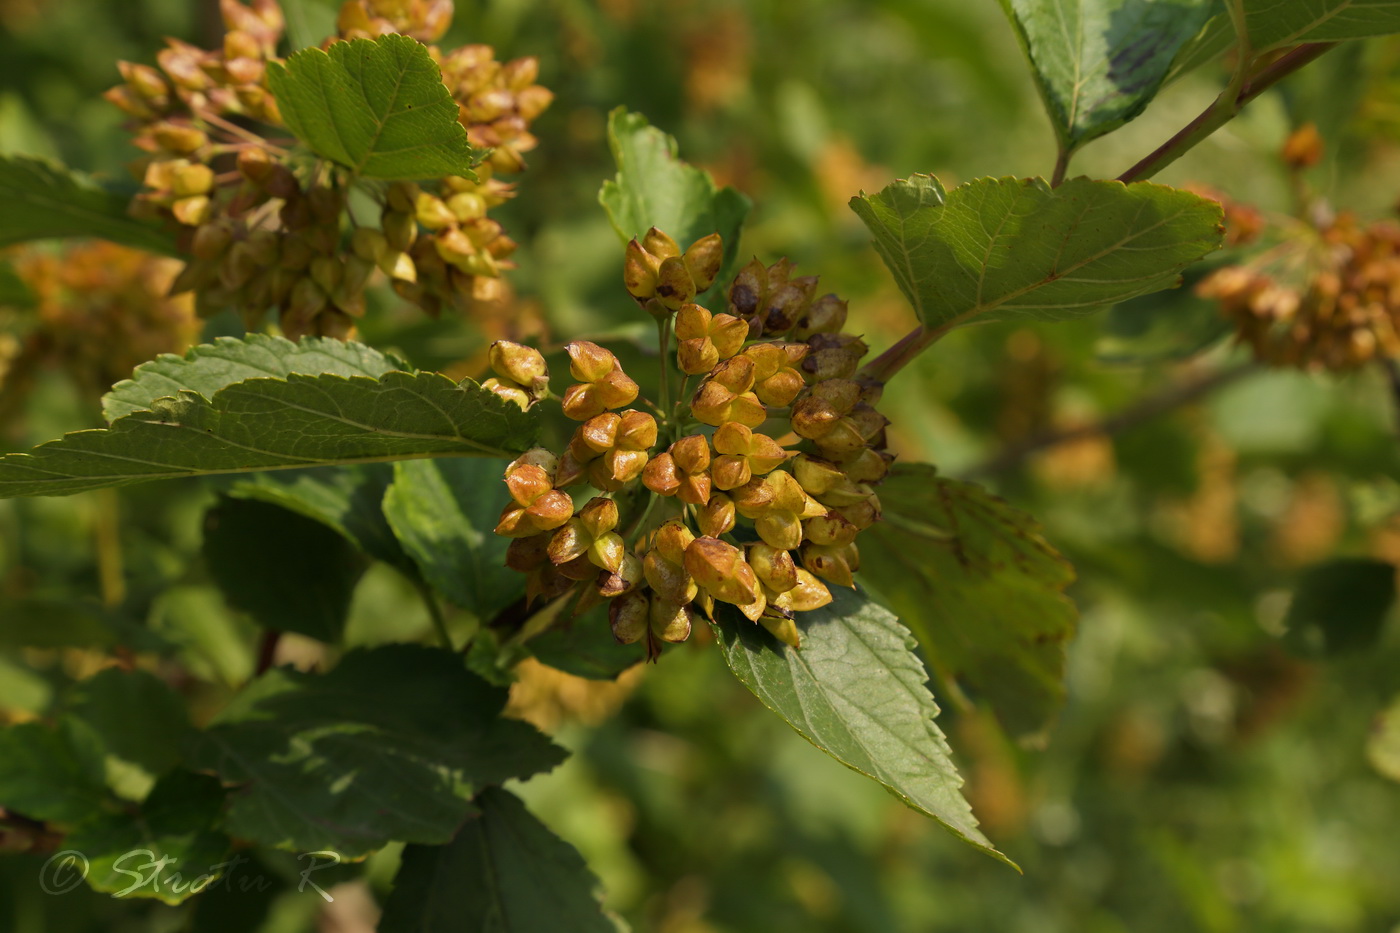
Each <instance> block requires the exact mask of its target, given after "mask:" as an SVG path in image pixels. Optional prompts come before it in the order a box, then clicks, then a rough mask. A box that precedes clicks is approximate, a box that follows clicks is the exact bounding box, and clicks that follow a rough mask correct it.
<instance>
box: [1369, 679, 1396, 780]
mask: <svg viewBox="0 0 1400 933" xmlns="http://www.w3.org/2000/svg"><path fill="white" fill-rule="evenodd" d="M1366 759H1367V760H1368V761H1370V762H1371V767H1373V768H1375V769H1376V770H1377V771H1378V772H1380V773H1381V774H1383V775H1385V776H1386V777H1388V778H1390V779H1391V780H1392V781H1400V697H1396V698H1395V699H1394V700H1393V701H1392V702H1391V704H1390V706H1388V707H1386V708H1385V709H1384V710H1382V711H1381V713H1380V715H1378V716H1377V717H1376V721H1375V722H1374V723H1373V724H1372V726H1371V736H1370V738H1369V739H1367V741H1366Z"/></svg>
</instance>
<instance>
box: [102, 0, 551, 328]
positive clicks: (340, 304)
mask: <svg viewBox="0 0 1400 933" xmlns="http://www.w3.org/2000/svg"><path fill="white" fill-rule="evenodd" d="M452 7H453V5H452V3H451V2H450V0H349V2H346V3H345V4H344V5H343V6H342V8H341V11H340V15H339V19H338V22H337V25H338V29H339V32H338V34H337V35H336V36H333V37H331V38H330V39H328V40H327V43H326V44H327V45H329V44H331V43H333V42H337V41H341V40H343V39H353V38H373V37H376V36H380V35H384V34H387V33H391V32H402V33H404V34H406V35H409V36H411V37H413V38H416V39H418V40H420V41H424V42H431V41H434V40H436V39H437V38H439V37H441V35H442V34H443V33H444V31H445V30H446V29H447V26H448V25H449V23H450V22H451V18H452ZM220 10H221V12H222V14H223V19H224V25H225V28H226V33H225V36H224V42H223V45H222V47H221V48H220V49H217V50H212V51H209V50H204V49H200V48H198V47H196V46H193V45H190V44H188V43H183V42H179V41H176V40H171V41H170V43H169V47H168V48H167V49H165V50H164V51H163V52H161V53H160V55H158V56H157V61H158V64H159V68H154V67H150V66H147V65H139V64H132V63H130V62H122V63H120V66H119V67H120V69H121V73H122V77H123V83H122V84H120V85H118V86H117V87H115V88H112V89H111V90H110V91H108V92H107V95H106V96H107V98H108V100H109V101H111V102H112V103H113V104H115V105H116V106H118V107H119V108H121V109H122V110H123V111H124V112H126V113H127V114H128V115H129V116H130V117H131V118H132V126H133V130H134V132H135V143H136V145H137V146H138V147H140V148H141V149H143V150H145V151H146V153H148V154H147V156H145V157H144V158H142V159H141V160H140V161H139V162H138V163H137V164H136V165H134V166H133V169H134V171H135V172H136V174H137V176H138V177H139V178H140V180H141V182H142V190H141V192H140V193H139V194H138V195H137V196H136V198H135V199H134V201H133V204H132V211H133V213H135V214H137V215H138V216H145V217H150V218H156V219H160V220H164V221H166V222H168V223H169V224H171V225H173V226H174V227H176V229H177V230H178V232H179V245H180V247H181V248H182V250H183V251H184V252H186V253H187V254H188V256H189V260H188V263H187V266H186V268H185V270H184V272H183V273H182V274H181V275H180V276H179V278H178V279H177V280H176V283H175V286H174V287H175V289H176V291H177V292H181V291H191V292H193V293H194V294H195V302H196V307H197V309H198V311H199V313H200V314H202V315H206V316H207V315H210V314H214V313H217V312H219V311H223V310H226V309H232V310H235V311H238V312H239V313H240V314H241V315H242V316H243V318H244V322H245V325H246V326H248V327H249V328H253V327H257V326H258V325H259V324H260V323H261V321H262V319H263V317H264V316H265V315H266V314H267V313H268V312H269V311H275V312H276V313H277V319H278V323H279V325H280V326H281V328H282V331H283V333H285V334H286V335H287V336H289V337H293V338H295V337H298V336H301V335H303V334H311V333H314V334H321V335H327V336H336V337H347V336H349V335H350V334H351V333H352V332H353V329H354V322H355V319H356V318H358V317H359V316H361V315H362V314H363V313H364V309H365V288H366V286H367V284H368V283H369V281H370V279H371V277H372V276H375V275H383V276H384V277H386V278H387V279H388V280H389V282H390V283H391V284H392V285H393V287H394V290H395V291H396V292H397V293H398V294H399V295H400V296H401V297H402V298H404V299H405V300H407V301H410V302H412V303H414V304H416V305H418V306H420V307H422V308H423V309H424V310H425V311H427V312H428V313H429V314H431V315H434V316H436V315H438V314H440V313H441V312H442V310H443V309H444V308H445V307H446V308H452V309H454V310H457V311H459V312H462V313H471V312H472V311H473V310H475V309H476V308H477V307H479V306H480V303H481V302H488V301H493V300H496V299H498V298H500V297H502V294H503V290H504V285H503V282H502V279H501V272H502V270H503V269H506V268H510V266H511V263H510V260H509V256H510V255H511V253H512V252H513V251H514V250H515V245H516V244H515V243H514V241H513V240H511V239H510V237H509V236H507V235H506V234H505V232H504V230H503V229H502V228H501V225H500V224H499V223H498V222H496V221H495V220H492V219H491V218H490V217H488V216H487V213H488V211H490V210H491V209H492V208H494V207H496V206H498V205H500V204H501V203H503V202H504V201H506V200H507V199H509V198H510V197H512V196H513V195H514V186H513V185H511V184H509V183H507V182H504V181H502V180H501V179H500V178H498V177H497V176H498V175H501V174H505V173H510V172H518V171H520V170H521V169H523V168H524V167H525V163H524V159H523V156H522V153H524V152H526V151H528V150H530V149H531V148H533V147H534V146H535V144H536V141H535V139H534V137H533V136H531V135H530V133H529V125H530V123H531V121H533V120H534V119H535V118H536V117H537V116H539V114H540V113H541V112H543V111H544V109H545V108H546V107H548V106H549V104H550V102H551V100H552V95H551V94H550V92H549V91H548V90H547V89H545V88H544V87H541V86H540V85H538V84H536V83H535V79H536V77H537V75H538V71H539V67H538V62H537V61H536V60H535V59H532V58H523V59H517V60H514V61H510V62H505V63H502V62H498V61H497V60H496V58H495V54H494V52H493V51H492V49H491V48H490V47H489V46H484V45H469V46H464V47H462V48H459V49H456V50H453V51H449V52H446V53H444V52H443V51H442V50H440V49H438V48H436V47H433V46H430V47H429V50H428V51H429V54H430V55H432V57H433V58H434V59H435V60H437V61H439V62H440V63H441V66H442V73H443V81H444V84H445V85H446V87H447V88H448V89H449V90H450V91H451V92H452V95H453V98H454V99H455V100H456V102H457V104H458V111H459V119H460V122H461V123H462V125H463V126H464V127H465V128H466V131H467V137H468V139H469V141H470V142H471V143H472V144H473V145H474V146H477V147H481V148H487V147H494V151H493V153H492V154H491V156H490V159H489V161H488V162H486V163H485V164H483V165H482V166H481V167H480V168H479V169H478V170H477V179H475V180H473V179H468V178H463V177H456V176H450V177H446V178H443V179H440V180H438V181H436V182H433V183H428V184H424V185H421V186H420V185H417V184H410V183H396V184H392V185H389V186H387V188H386V189H385V190H384V192H383V198H382V201H383V204H382V210H381V213H380V217H379V226H378V227H377V228H376V227H374V226H371V225H368V224H365V223H364V222H363V220H364V218H361V223H360V225H358V226H354V225H351V224H348V223H347V222H346V211H345V199H346V194H347V190H346V179H344V178H342V177H340V175H339V173H337V172H335V171H326V170H325V169H324V168H322V169H301V168H297V169H295V170H294V169H293V167H292V163H291V162H289V161H288V160H287V153H286V152H285V151H284V150H282V149H281V148H279V147H278V146H276V145H273V144H272V143H270V142H268V141H267V140H266V139H265V137H264V135H260V134H259V133H258V132H257V131H256V130H255V129H252V128H249V125H248V124H249V123H250V122H256V123H262V124H266V125H268V126H271V127H275V126H279V125H280V124H281V118H280V116H279V114H278V110H277V102H276V100H275V99H274V97H273V95H272V93H271V90H270V88H269V87H268V84H267V65H268V63H269V62H276V61H279V59H278V58H277V46H278V43H279V42H280V40H281V35H282V30H283V15H282V10H281V8H280V6H279V5H278V3H277V2H276V0H249V5H245V4H244V3H242V2H239V0H220Z"/></svg>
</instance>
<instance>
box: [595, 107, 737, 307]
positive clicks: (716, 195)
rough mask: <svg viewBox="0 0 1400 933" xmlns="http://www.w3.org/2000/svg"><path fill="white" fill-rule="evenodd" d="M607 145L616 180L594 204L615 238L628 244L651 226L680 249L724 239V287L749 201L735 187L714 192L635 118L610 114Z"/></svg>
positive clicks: (703, 175) (661, 136)
mask: <svg viewBox="0 0 1400 933" xmlns="http://www.w3.org/2000/svg"><path fill="white" fill-rule="evenodd" d="M608 143H609V145H610V146H611V147H612V153H613V160H614V161H615V162H616V163H617V177H616V178H615V179H613V180H612V181H606V182H604V183H603V189H602V191H600V192H599V193H598V200H599V201H600V202H601V203H602V205H603V207H604V208H606V209H607V212H608V217H609V218H610V219H611V220H612V225H613V229H614V230H616V231H617V232H618V235H619V236H621V237H622V239H623V240H630V239H632V238H634V237H641V236H642V235H643V234H645V233H646V232H647V230H648V229H650V228H651V227H656V228H657V229H658V230H661V231H663V232H664V233H667V234H669V235H670V236H671V238H672V239H674V240H675V241H676V242H677V243H679V244H680V246H681V248H682V249H684V248H685V247H687V246H689V245H690V244H691V243H693V242H695V241H696V240H698V239H700V238H701V237H704V236H709V235H710V234H711V233H718V234H719V235H720V238H721V239H722V240H724V266H723V268H722V269H721V271H720V275H719V278H718V279H717V280H716V283H717V284H718V283H723V282H727V281H728V280H729V278H730V277H731V276H732V275H733V270H734V264H735V260H736V258H737V257H738V255H739V229H740V227H741V226H742V225H743V223H744V218H745V217H746V216H747V215H748V212H749V207H750V206H751V205H750V202H749V199H748V198H746V197H744V195H742V194H740V193H739V192H738V191H737V190H736V189H734V188H730V187H725V188H718V187H716V185H715V183H714V179H712V178H711V177H710V174H709V173H708V172H705V171H702V170H700V169H698V168H695V167H694V166H691V165H687V164H686V163H685V162H682V161H681V160H680V159H679V158H678V157H677V156H676V141H675V139H673V138H672V137H670V136H668V135H666V134H665V133H663V132H662V131H661V130H659V129H657V128H655V127H653V126H651V125H650V124H649V123H647V119H646V117H644V116H642V115H641V114H639V113H629V112H627V110H626V109H625V108H622V107H619V108H618V109H616V110H614V111H613V112H612V113H611V114H610V115H609V117H608Z"/></svg>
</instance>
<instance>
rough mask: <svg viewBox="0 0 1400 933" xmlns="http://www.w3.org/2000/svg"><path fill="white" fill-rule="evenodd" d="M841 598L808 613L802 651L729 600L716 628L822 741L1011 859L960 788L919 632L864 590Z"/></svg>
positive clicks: (749, 676)
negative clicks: (919, 649)
mask: <svg viewBox="0 0 1400 933" xmlns="http://www.w3.org/2000/svg"><path fill="white" fill-rule="evenodd" d="M834 595H835V600H834V601H833V602H832V603H831V604H830V605H829V606H826V607H824V608H822V609H817V610H814V611H811V612H804V613H801V614H800V615H799V616H798V623H797V624H798V628H799V629H800V631H801V634H802V647H801V648H800V649H794V648H791V647H789V646H787V645H785V644H783V643H782V642H780V641H778V640H777V639H776V638H774V637H773V636H772V635H770V634H769V633H768V631H767V630H766V629H764V628H762V627H761V626H759V625H756V624H755V623H753V622H750V621H749V620H748V619H746V618H744V616H742V615H741V614H740V613H739V612H738V611H737V610H735V609H733V607H731V606H730V605H729V604H728V603H721V604H719V605H720V607H721V608H720V611H719V613H718V624H717V625H716V633H717V635H718V637H719V642H720V648H721V650H722V651H723V652H724V659H725V662H726V663H727V664H728V665H729V668H730V670H732V671H733V672H734V674H735V676H737V677H738V678H739V680H740V681H742V682H743V684H744V686H746V687H748V688H749V689H750V690H751V691H753V694H754V696H756V697H758V698H759V700H761V701H762V702H763V705H764V706H766V707H768V708H769V709H771V710H773V712H775V713H777V714H778V715H779V716H781V717H783V719H785V720H787V723H788V725H790V726H792V727H793V728H794V729H796V730H797V732H798V733H799V734H801V735H802V737H803V738H805V739H806V740H807V741H809V742H811V743H812V744H813V745H815V746H816V747H817V748H820V749H821V750H822V751H824V752H826V753H827V754H828V755H830V756H831V757H833V758H835V759H836V760H837V761H839V762H841V763H842V764H844V765H845V766H846V767H848V768H852V769H854V770H856V771H859V772H860V773H862V774H864V775H867V776H869V777H871V778H874V779H875V780H876V781H879V782H880V783H881V784H883V785H884V786H885V787H886V789H888V790H889V791H890V793H892V794H894V795H895V796H896V797H898V798H899V799H900V800H902V801H904V802H905V803H906V804H908V805H909V806H911V807H913V808H914V809H915V810H918V811H920V812H921V813H924V814H926V815H927V816H931V817H933V818H934V819H935V820H937V821H938V822H939V823H942V824H943V825H944V826H946V827H947V828H948V829H949V830H951V831H952V832H953V834H954V835H956V836H957V837H958V838H960V839H963V840H965V841H966V842H969V843H971V844H972V845H974V846H977V847H978V848H979V849H983V850H984V851H986V852H988V853H990V854H992V855H995V856H996V857H998V858H1001V859H1003V860H1005V857H1004V856H1002V855H1001V853H999V852H997V850H996V849H995V848H994V847H993V846H992V844H991V842H989V841H988V840H987V838H986V837H985V836H983V835H982V832H981V830H979V829H978V828H977V820H976V819H975V818H974V817H973V815H972V809H971V808H970V807H969V806H968V804H967V801H966V800H964V799H963V797H962V794H961V792H960V790H959V788H961V786H962V783H963V780H962V777H961V776H960V775H959V774H958V772H957V769H956V768H955V767H954V766H953V761H952V755H951V752H950V751H949V748H948V742H947V740H946V739H945V738H944V737H943V733H942V731H941V730H940V729H939V728H938V726H937V725H935V724H934V721H933V720H934V717H935V716H937V715H938V706H937V704H936V703H934V700H933V696H932V694H930V693H929V691H928V687H927V686H926V685H925V682H926V681H927V679H928V675H927V673H926V672H925V670H924V665H923V662H922V661H921V660H919V656H918V655H917V654H916V653H915V651H914V637H913V636H912V635H910V634H909V630H908V629H907V628H905V627H904V626H903V625H900V624H899V620H898V619H896V618H895V617H894V616H893V615H891V614H890V613H889V612H888V611H887V610H885V609H882V608H881V607H880V606H878V605H876V604H875V603H873V602H871V601H870V600H869V599H868V598H867V597H865V596H864V595H862V594H860V593H853V592H851V591H850V590H846V589H839V588H838V589H837V590H836V592H835V594H834Z"/></svg>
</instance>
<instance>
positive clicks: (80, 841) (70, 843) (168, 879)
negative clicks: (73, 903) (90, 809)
mask: <svg viewBox="0 0 1400 933" xmlns="http://www.w3.org/2000/svg"><path fill="white" fill-rule="evenodd" d="M223 803H224V791H223V788H222V787H221V786H220V785H219V781H218V779H217V778H212V777H209V776H208V775H203V774H192V773H190V772H188V771H174V772H171V773H170V774H169V775H167V776H166V777H164V778H162V779H161V780H160V781H158V782H157V783H156V786H155V787H154V788H152V789H151V793H150V795H149V796H147V798H146V800H145V802H144V803H142V804H141V809H140V811H139V812H138V813H137V814H135V815H134V816H133V815H132V814H130V813H119V814H110V815H106V816H103V817H100V818H98V819H96V820H93V821H91V822H88V823H84V824H83V825H81V826H79V827H78V828H77V829H75V830H74V831H73V832H72V833H70V834H69V836H68V838H67V839H65V840H64V847H65V848H68V849H72V850H74V851H77V852H81V853H82V855H83V857H84V858H85V859H87V861H88V865H89V868H88V873H87V881H88V884H89V885H91V886H92V888H93V889H94V890H96V891H101V892H103V893H104V894H111V895H112V896H113V897H117V898H127V897H140V898H151V899H154V900H160V901H164V902H165V903H167V904H179V903H181V902H182V901H185V900H187V899H188V898H190V897H193V896H194V895H196V894H198V893H199V892H200V891H203V890H204V889H205V888H207V887H208V886H209V885H210V884H212V883H213V882H214V881H215V880H216V879H218V878H219V877H220V876H221V875H222V874H223V872H224V870H225V869H226V867H227V865H226V864H225V859H226V857H227V855H228V853H229V849H230V845H231V844H230V841H229V838H228V836H226V835H224V834H223V833H221V832H218V831H217V830H216V829H215V828H214V827H215V826H216V825H217V824H218V822H219V820H220V818H221V816H222V813H221V811H222V807H223Z"/></svg>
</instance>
